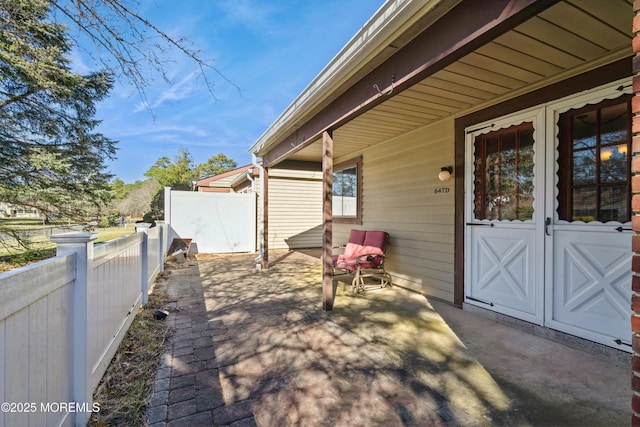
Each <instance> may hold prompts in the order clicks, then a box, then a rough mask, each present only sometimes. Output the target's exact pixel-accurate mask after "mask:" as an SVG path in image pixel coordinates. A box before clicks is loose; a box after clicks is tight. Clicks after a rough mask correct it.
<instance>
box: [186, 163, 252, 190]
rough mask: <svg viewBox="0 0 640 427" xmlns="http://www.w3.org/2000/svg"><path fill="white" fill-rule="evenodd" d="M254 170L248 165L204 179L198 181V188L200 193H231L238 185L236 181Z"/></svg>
mask: <svg viewBox="0 0 640 427" xmlns="http://www.w3.org/2000/svg"><path fill="white" fill-rule="evenodd" d="M253 168H254V166H253V165H246V166H242V167H239V168H237V169H233V170H230V171H227V172H224V173H221V174H218V175H213V176H210V177H207V178H203V179H201V180H198V181H196V188H197V190H198V191H207V192H230V191H231V189H232V188H233V187H234V186H235V185H237V182H236V181H237V180H238V179H240V177H242V176H243V175H246V174H245V173H246V172H247V171H251V169H253ZM252 174H253V172H252Z"/></svg>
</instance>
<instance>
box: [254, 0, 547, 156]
mask: <svg viewBox="0 0 640 427" xmlns="http://www.w3.org/2000/svg"><path fill="white" fill-rule="evenodd" d="M558 1H559V0H484V1H483V2H482V7H476V6H475V5H470V4H469V2H461V3H459V4H458V5H457V6H455V7H454V8H453V9H452V10H450V11H449V12H447V13H446V15H444V16H443V17H442V18H441V19H439V20H438V21H436V22H435V23H434V24H433V25H431V26H429V27H428V28H427V29H426V30H425V31H423V32H422V33H421V34H419V35H418V36H417V37H416V38H414V39H413V40H412V41H411V42H409V43H408V44H407V45H406V46H404V47H402V48H401V49H399V50H398V51H397V52H396V53H395V54H394V55H392V56H391V57H390V58H388V59H387V60H386V61H384V62H383V63H382V64H381V65H379V66H378V67H376V68H375V69H374V70H373V71H371V72H370V73H369V74H367V75H366V76H365V77H363V78H362V79H361V80H359V81H358V82H357V83H355V84H354V85H353V86H351V87H350V88H349V89H347V90H346V91H345V92H344V93H343V94H342V95H340V96H339V97H338V98H336V99H335V100H334V101H333V102H331V103H329V104H328V105H327V106H326V107H325V108H324V109H322V110H321V111H319V112H318V113H317V114H316V115H314V116H313V117H311V118H310V119H309V120H307V121H306V122H304V123H298V124H297V125H299V126H298V127H297V128H296V130H295V131H293V132H292V133H291V134H289V136H287V137H285V138H284V139H283V140H282V141H281V142H280V143H278V144H277V145H276V146H274V147H272V148H271V149H269V151H268V152H267V153H265V154H264V155H263V161H264V163H265V164H266V165H274V164H276V163H278V162H280V161H282V160H283V159H285V158H286V157H287V156H288V155H289V153H291V152H294V151H296V150H299V149H300V148H303V147H305V146H307V145H309V144H311V143H313V142H314V141H316V140H318V139H319V138H320V137H321V136H322V133H323V132H324V130H325V129H337V128H338V127H340V126H342V125H343V124H345V123H347V122H349V121H351V120H353V119H354V118H356V117H358V116H359V115H361V114H363V113H365V112H366V111H368V110H370V109H372V108H374V107H375V106H377V105H379V104H381V103H382V102H384V101H385V100H387V99H388V98H389V96H393V95H396V94H398V93H400V92H402V91H403V90H404V89H407V88H409V87H411V86H413V85H414V84H416V83H418V82H420V81H421V80H423V79H425V78H426V77H428V76H430V75H431V74H433V73H435V72H437V71H439V70H441V69H443V68H444V67H446V66H447V65H450V64H451V63H453V62H455V61H456V60H458V59H460V58H462V57H464V56H465V55H467V54H468V53H470V52H472V51H474V50H475V49H477V48H479V47H480V46H482V45H484V44H486V43H487V42H488V41H490V40H492V39H494V38H495V37H497V36H499V35H501V34H503V33H504V32H506V31H508V30H510V29H511V28H513V27H515V26H517V25H519V24H520V23H522V22H524V21H526V20H527V19H529V18H531V17H533V16H535V15H537V14H538V13H539V12H541V11H542V10H544V9H546V8H548V7H550V6H552V5H553V4H555V3H557V2H558ZM374 85H376V86H377V87H378V88H379V89H380V92H378V91H377V90H376V89H375V88H374ZM391 88H393V91H392V92H391V94H390V95H383V94H387V93H389V92H390V91H391Z"/></svg>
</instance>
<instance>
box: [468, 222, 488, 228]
mask: <svg viewBox="0 0 640 427" xmlns="http://www.w3.org/2000/svg"><path fill="white" fill-rule="evenodd" d="M467 225H472V226H474V227H495V225H494V224H493V223H486V222H468V223H467Z"/></svg>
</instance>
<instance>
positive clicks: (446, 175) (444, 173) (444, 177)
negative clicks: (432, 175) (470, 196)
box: [438, 166, 453, 181]
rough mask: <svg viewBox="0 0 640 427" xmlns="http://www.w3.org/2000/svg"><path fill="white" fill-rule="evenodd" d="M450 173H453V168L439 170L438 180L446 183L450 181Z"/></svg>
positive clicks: (445, 167)
mask: <svg viewBox="0 0 640 427" xmlns="http://www.w3.org/2000/svg"><path fill="white" fill-rule="evenodd" d="M452 173H453V166H443V167H441V168H440V173H439V174H438V179H439V180H440V181H448V180H449V179H451V174H452Z"/></svg>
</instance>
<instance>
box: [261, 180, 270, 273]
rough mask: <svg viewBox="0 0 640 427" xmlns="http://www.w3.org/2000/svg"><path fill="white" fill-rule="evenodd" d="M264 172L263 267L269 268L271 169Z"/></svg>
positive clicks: (264, 268)
mask: <svg viewBox="0 0 640 427" xmlns="http://www.w3.org/2000/svg"><path fill="white" fill-rule="evenodd" d="M263 171H264V173H263V174H262V183H261V184H260V185H262V239H261V240H262V242H261V243H262V250H261V252H260V253H261V254H262V261H261V263H262V269H263V270H266V269H268V268H269V169H268V168H264V169H263Z"/></svg>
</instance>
